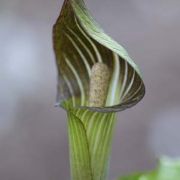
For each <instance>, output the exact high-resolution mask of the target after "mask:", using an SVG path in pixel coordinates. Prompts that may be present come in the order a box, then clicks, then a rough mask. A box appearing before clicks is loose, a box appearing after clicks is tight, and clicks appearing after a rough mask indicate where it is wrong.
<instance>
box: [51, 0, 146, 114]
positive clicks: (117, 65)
mask: <svg viewBox="0 0 180 180" xmlns="http://www.w3.org/2000/svg"><path fill="white" fill-rule="evenodd" d="M53 42H54V50H55V54H56V62H57V67H58V78H59V81H58V96H57V104H58V105H61V106H62V107H64V103H65V102H66V103H67V102H69V106H68V107H69V108H70V109H71V108H89V109H90V110H94V111H100V112H109V111H110V112H112V111H121V110H124V109H126V108H129V107H131V106H133V105H135V104H136V103H137V102H139V101H140V100H141V99H142V98H143V96H144V93H145V87H144V83H143V81H142V78H141V74H140V71H139V69H138V67H137V65H136V64H135V63H134V62H133V61H132V59H131V58H130V56H129V55H128V53H127V52H126V50H125V49H124V48H123V47H122V46H121V45H119V44H118V43H117V42H115V41H114V40H112V39H111V38H110V37H109V36H108V35H106V34H105V33H104V31H103V30H102V29H101V28H100V27H99V25H98V24H97V23H96V22H95V21H94V19H93V18H92V16H91V15H90V13H89V11H88V10H87V8H86V6H85V4H84V2H83V0H65V1H64V5H63V7H62V10H61V14H60V16H59V18H58V19H57V22H56V24H55V25H54V28H53ZM97 62H103V63H104V64H106V65H107V66H108V67H109V69H110V72H111V78H110V81H109V89H108V93H107V98H106V104H105V106H104V107H101V108H98V107H88V100H89V89H90V87H89V84H90V83H89V81H90V76H91V69H92V66H93V65H94V64H95V63H97Z"/></svg>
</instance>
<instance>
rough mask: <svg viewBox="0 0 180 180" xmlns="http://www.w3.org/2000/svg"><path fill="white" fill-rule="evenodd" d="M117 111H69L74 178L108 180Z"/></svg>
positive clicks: (77, 179) (80, 179)
mask: <svg viewBox="0 0 180 180" xmlns="http://www.w3.org/2000/svg"><path fill="white" fill-rule="evenodd" d="M115 122H116V115H115V113H99V112H92V111H89V110H82V109H81V110H73V111H70V112H68V127H69V142H70V162H71V175H72V180H105V179H106V178H107V171H108V162H109V156H110V150H111V143H112V135H113V129H114V124H115Z"/></svg>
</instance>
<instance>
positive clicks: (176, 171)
mask: <svg viewBox="0 0 180 180" xmlns="http://www.w3.org/2000/svg"><path fill="white" fill-rule="evenodd" d="M119 180H180V159H177V160H173V159H170V158H167V157H164V158H162V159H161V160H160V163H159V166H158V168H157V169H156V170H154V171H152V172H150V173H145V174H139V175H132V176H127V177H122V178H120V179H119Z"/></svg>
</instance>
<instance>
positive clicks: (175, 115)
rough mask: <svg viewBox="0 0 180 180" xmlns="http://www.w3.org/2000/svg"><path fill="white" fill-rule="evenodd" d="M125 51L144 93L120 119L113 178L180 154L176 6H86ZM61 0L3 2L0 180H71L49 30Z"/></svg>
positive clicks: (144, 1) (103, 2)
mask: <svg viewBox="0 0 180 180" xmlns="http://www.w3.org/2000/svg"><path fill="white" fill-rule="evenodd" d="M86 2H87V4H88V7H89V9H91V12H92V14H93V15H94V17H95V18H96V19H97V21H98V22H99V23H100V24H101V25H102V27H103V28H104V29H105V31H106V32H107V33H108V34H109V35H111V36H112V37H113V38H114V39H115V40H117V41H118V42H120V43H121V44H122V45H124V46H125V47H126V48H127V49H128V51H129V53H130V55H131V56H132V57H133V59H134V60H135V62H136V63H137V64H138V65H139V66H140V69H141V71H142V73H143V76H144V81H145V84H146V89H147V93H146V96H145V98H144V99H143V101H142V102H141V103H140V104H138V105H137V106H136V107H134V108H132V109H130V110H127V111H125V112H122V113H119V121H118V124H117V128H116V133H115V138H114V143H113V150H112V158H111V165H110V179H114V178H115V177H117V176H118V175H120V174H121V175H124V174H127V173H129V172H132V171H139V170H148V169H151V168H153V167H154V166H155V165H156V160H157V157H159V156H161V155H168V156H171V157H178V156H180V140H179V139H180V138H179V137H180V132H179V127H180V58H179V57H180V38H179V37H180V35H179V34H180V20H179V19H180V1H179V0H151V1H149V0H124V1H123V0H98V1H94V0H86ZM61 5H62V0H1V1H0V60H1V61H0V62H1V64H0V179H1V180H59V179H62V180H68V179H70V178H69V161H68V140H67V128H66V114H65V112H64V111H63V110H61V109H58V108H55V107H54V106H53V105H54V102H55V96H56V76H57V75H56V67H55V61H54V55H53V50H52V42H51V31H52V25H53V23H54V22H55V20H56V18H57V16H58V14H59V10H60V7H61Z"/></svg>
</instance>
